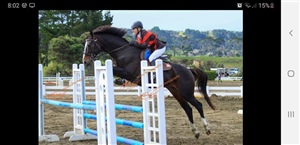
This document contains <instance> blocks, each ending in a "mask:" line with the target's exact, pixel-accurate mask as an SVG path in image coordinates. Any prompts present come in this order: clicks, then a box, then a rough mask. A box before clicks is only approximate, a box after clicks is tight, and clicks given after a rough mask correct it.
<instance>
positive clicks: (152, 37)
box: [134, 34, 155, 49]
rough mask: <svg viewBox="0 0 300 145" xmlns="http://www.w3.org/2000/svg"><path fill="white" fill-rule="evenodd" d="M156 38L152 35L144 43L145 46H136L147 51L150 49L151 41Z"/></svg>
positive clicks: (136, 44)
mask: <svg viewBox="0 0 300 145" xmlns="http://www.w3.org/2000/svg"><path fill="white" fill-rule="evenodd" d="M154 39H155V36H154V35H153V34H152V35H150V36H149V38H148V39H147V40H146V41H145V42H144V43H143V44H139V43H135V44H134V46H135V47H137V48H140V49H147V48H148V47H149V41H151V40H154Z"/></svg>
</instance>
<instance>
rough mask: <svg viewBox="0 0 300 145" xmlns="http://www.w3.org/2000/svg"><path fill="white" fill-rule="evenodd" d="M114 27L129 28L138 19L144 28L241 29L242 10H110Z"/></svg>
mask: <svg viewBox="0 0 300 145" xmlns="http://www.w3.org/2000/svg"><path fill="white" fill-rule="evenodd" d="M110 12H111V15H112V16H113V25H112V26H114V27H119V28H130V27H131V25H132V23H133V22H135V21H137V20H139V21H141V22H142V23H143V25H144V29H147V30H148V29H152V28H153V27H154V26H158V27H159V28H160V29H161V30H174V31H184V30H185V29H187V28H189V29H194V30H199V31H208V30H213V29H225V30H230V31H243V11H242V10H111V11H110Z"/></svg>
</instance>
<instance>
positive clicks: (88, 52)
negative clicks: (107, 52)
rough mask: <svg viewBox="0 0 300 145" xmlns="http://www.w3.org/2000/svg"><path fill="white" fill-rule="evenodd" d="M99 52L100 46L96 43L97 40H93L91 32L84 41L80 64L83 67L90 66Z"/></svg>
mask: <svg viewBox="0 0 300 145" xmlns="http://www.w3.org/2000/svg"><path fill="white" fill-rule="evenodd" d="M100 51H101V45H100V44H98V43H97V39H95V38H94V34H93V32H90V35H88V36H87V38H86V39H85V45H84V49H83V56H82V62H83V64H85V65H87V66H88V65H90V64H91V63H93V61H94V60H95V59H96V56H97V55H98V54H99V53H100Z"/></svg>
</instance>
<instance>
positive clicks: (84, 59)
mask: <svg viewBox="0 0 300 145" xmlns="http://www.w3.org/2000/svg"><path fill="white" fill-rule="evenodd" d="M89 43H90V41H85V44H84V49H83V56H82V63H83V64H86V65H89V63H90V60H91V59H90V55H86V54H88V53H89V52H88V44H89Z"/></svg>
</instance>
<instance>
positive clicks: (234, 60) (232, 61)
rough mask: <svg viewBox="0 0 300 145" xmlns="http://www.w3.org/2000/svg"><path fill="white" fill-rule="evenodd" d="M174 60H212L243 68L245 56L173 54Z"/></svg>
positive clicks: (226, 65) (227, 65) (231, 66)
mask: <svg viewBox="0 0 300 145" xmlns="http://www.w3.org/2000/svg"><path fill="white" fill-rule="evenodd" d="M171 59H172V60H178V59H188V60H192V61H193V60H198V61H200V60H201V61H204V62H207V61H212V62H214V63H215V64H223V65H224V67H225V68H233V67H237V68H242V67H243V57H215V56H189V57H186V56H173V57H172V58H171Z"/></svg>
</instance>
